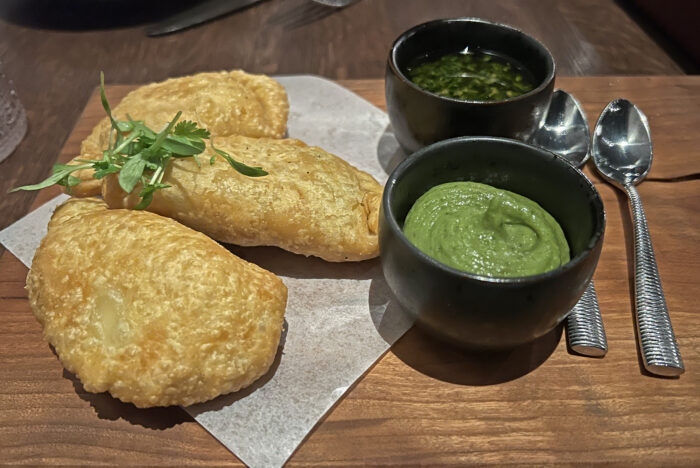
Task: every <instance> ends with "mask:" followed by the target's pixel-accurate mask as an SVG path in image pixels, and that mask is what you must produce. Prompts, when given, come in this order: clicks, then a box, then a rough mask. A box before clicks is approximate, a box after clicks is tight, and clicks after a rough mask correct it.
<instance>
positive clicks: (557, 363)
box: [0, 77, 700, 466]
mask: <svg viewBox="0 0 700 468" xmlns="http://www.w3.org/2000/svg"><path fill="white" fill-rule="evenodd" d="M341 84H342V85H344V86H346V87H347V88H349V89H351V90H353V91H355V92H356V93H358V94H359V95H361V96H363V97H365V98H366V99H368V100H369V101H371V102H372V103H374V104H376V105H377V106H379V107H382V108H383V107H384V86H383V81H382V80H363V81H345V82H341ZM557 86H558V87H561V88H563V89H566V90H567V91H569V92H572V93H573V94H574V95H575V96H576V97H578V98H579V100H580V101H581V102H582V104H583V106H584V108H585V110H586V112H587V113H588V115H589V119H590V121H591V125H593V124H594V123H595V119H596V118H597V116H598V114H599V113H600V111H601V110H602V109H603V107H604V106H605V104H606V103H607V102H608V101H610V100H611V99H613V98H616V97H620V96H624V97H626V98H628V99H630V100H632V101H633V102H635V103H636V104H638V105H639V106H640V107H641V108H642V109H643V110H644V111H645V113H646V114H647V116H648V117H649V121H650V123H651V130H652V136H653V138H654V148H655V159H654V166H653V169H652V171H651V174H650V176H649V178H648V180H647V181H645V182H644V183H643V184H642V185H640V187H639V191H640V194H641V197H642V201H643V203H644V207H645V209H646V214H647V218H648V221H649V226H650V230H651V236H652V239H653V242H654V247H655V250H656V256H657V260H658V263H659V270H660V273H661V278H662V281H663V286H664V288H665V292H666V298H667V301H668V306H669V310H670V313H671V318H672V321H673V325H674V328H675V332H676V336H677V338H678V342H679V345H680V349H681V353H682V354H683V358H684V360H685V365H686V369H687V370H686V373H685V374H684V375H683V376H681V377H680V378H658V377H653V376H650V375H648V374H647V373H646V372H645V371H644V370H643V367H642V365H641V360H640V355H639V353H638V351H637V344H636V337H635V327H634V315H633V307H634V297H633V282H632V281H633V256H632V236H631V235H632V225H631V220H630V216H629V214H628V207H627V201H626V198H625V196H624V194H623V193H622V192H620V191H617V190H616V189H614V188H613V187H611V186H610V185H607V184H606V183H604V182H602V181H601V180H600V178H599V177H598V176H597V175H596V174H595V173H594V172H593V171H591V169H590V167H589V168H586V172H587V173H588V174H589V176H591V177H592V179H593V180H594V182H595V184H596V187H597V188H598V190H599V191H600V193H601V196H602V198H603V200H604V203H605V207H606V211H607V230H606V234H605V245H604V247H603V253H602V256H601V259H600V263H599V265H598V269H597V270H596V274H595V282H596V288H597V290H598V296H599V300H600V307H601V310H602V312H603V320H604V323H605V327H606V331H607V336H608V343H609V348H610V351H609V353H608V355H607V356H606V357H605V358H603V359H592V358H584V357H580V356H576V355H573V354H571V353H569V352H568V350H567V346H566V341H565V339H564V338H563V336H562V334H561V330H556V331H555V332H554V333H550V334H549V335H548V336H546V337H544V338H543V339H540V340H538V341H537V342H536V343H533V344H531V345H528V346H524V347H522V348H520V349H517V350H514V351H512V352H508V353H500V354H475V353H470V352H466V351H462V350H459V349H454V348H450V347H447V346H445V345H443V344H441V343H439V342H436V341H434V340H433V339H431V338H429V337H427V336H425V335H424V334H423V333H422V332H421V331H420V330H418V329H415V328H414V329H411V330H410V331H409V332H408V333H407V334H406V335H405V336H404V337H403V338H402V339H400V340H399V341H398V342H397V343H396V344H395V345H394V346H393V347H392V349H391V350H390V351H389V352H388V353H387V354H386V355H384V356H383V357H382V358H381V359H380V360H379V361H378V362H377V363H376V364H375V366H374V367H373V368H372V369H371V370H370V371H369V372H368V373H367V374H366V375H365V376H364V377H363V378H362V379H360V380H359V381H358V383H356V384H355V385H354V387H353V388H352V389H351V390H350V392H349V393H348V395H347V396H346V397H345V398H344V399H342V400H341V401H340V403H339V404H338V405H336V407H335V408H333V409H332V410H331V411H330V412H329V414H328V415H327V416H326V417H325V418H324V420H322V421H321V422H320V423H319V424H318V426H317V427H316V428H315V429H314V431H313V432H312V433H311V434H310V435H309V437H308V438H307V440H306V441H305V442H304V443H303V444H302V445H301V447H300V448H299V449H298V450H297V452H296V453H295V454H294V455H293V456H292V458H291V460H290V462H289V464H290V465H292V466H294V465H307V464H311V465H347V464H393V465H408V464H413V465H414V464H431V465H433V464H451V465H456V464H457V465H464V464H492V465H499V466H500V465H505V464H535V465H543V464H567V465H568V464H575V463H584V464H594V463H613V464H617V465H687V466H698V465H700V373H699V372H698V369H697V365H698V363H699V362H700V314H698V313H697V310H696V309H697V305H696V304H697V294H698V293H697V289H696V285H697V284H698V278H699V277H700V221H698V214H700V180H699V179H700V134H698V132H697V129H698V128H700V92H699V91H700V77H582V78H560V79H558V80H557ZM131 89H133V86H111V87H109V89H108V90H107V91H108V96H109V98H110V102H112V103H113V104H116V103H117V102H118V100H119V99H121V97H123V96H124V94H125V93H126V92H128V91H129V90H131ZM102 115H103V111H102V109H101V107H100V104H99V100H98V99H97V95H96V94H94V95H93V97H92V98H91V99H90V101H89V102H88V104H87V107H86V108H85V110H84V112H83V114H82V116H81V118H80V120H79V122H78V123H77V125H76V127H75V129H74V130H73V132H72V134H71V136H70V137H69V139H68V141H67V142H66V144H65V147H64V148H63V150H62V151H61V154H60V156H59V160H61V161H67V160H68V159H70V158H71V157H72V156H73V155H75V154H77V152H78V150H79V146H80V141H81V140H82V139H83V138H85V136H87V135H88V133H89V132H90V131H91V129H92V127H93V126H94V125H95V124H96V123H97V121H98V120H99V119H100V118H102ZM48 171H49V168H47V173H48ZM56 194H58V190H57V189H55V188H50V189H46V190H43V191H42V192H40V193H39V195H38V196H37V200H36V202H35V205H34V207H36V206H38V205H39V204H41V203H43V202H45V201H47V200H49V199H50V198H52V197H53V196H55V195H56ZM26 273H27V269H26V267H24V265H22V264H21V263H20V262H19V261H18V260H17V259H16V258H15V257H14V256H12V255H11V254H10V253H7V252H5V253H4V254H3V255H2V257H0V311H1V313H2V326H0V463H7V464H20V463H28V464H105V463H119V464H124V465H182V464H187V465H240V461H239V460H238V459H237V458H236V457H235V456H233V455H232V454H231V453H230V452H229V451H228V450H226V449H225V448H224V447H223V446H221V445H220V444H219V443H218V442H217V441H216V440H215V439H214V438H212V437H211V436H210V435H209V434H208V433H207V432H206V431H205V430H204V429H202V428H201V427H200V426H199V425H198V424H197V423H196V422H194V421H193V420H192V419H191V418H189V416H187V414H186V413H185V412H184V411H182V410H181V409H180V408H164V409H147V410H140V409H137V408H136V407H134V406H133V405H130V404H125V403H121V402H120V401H118V400H116V399H114V398H112V397H110V396H109V395H108V394H91V393H87V392H85V391H84V389H83V388H82V386H81V385H80V382H79V381H78V380H77V379H76V378H75V376H73V375H72V374H70V373H69V372H67V371H65V370H64V369H63V367H62V366H61V364H60V362H59V361H58V359H57V358H56V356H55V355H54V354H53V353H52V351H51V349H50V348H49V346H48V345H47V344H46V343H45V342H44V341H43V340H42V337H41V327H40V326H39V324H38V323H37V322H36V320H35V319H34V318H33V316H32V313H31V310H30V308H29V305H28V303H27V298H26V293H25V291H24V279H25V276H26Z"/></svg>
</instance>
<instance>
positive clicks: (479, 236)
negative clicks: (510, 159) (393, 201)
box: [403, 182, 569, 277]
mask: <svg viewBox="0 0 700 468" xmlns="http://www.w3.org/2000/svg"><path fill="white" fill-rule="evenodd" d="M403 231H404V234H406V237H407V238H408V240H409V241H411V243H412V244H413V245H415V246H416V247H418V248H419V249H420V250H422V251H423V252H425V253H426V254H428V255H430V256H431V257H433V258H434V259H436V260H439V261H440V262H442V263H444V264H446V265H449V266H451V267H453V268H456V269H458V270H462V271H466V272H469V273H476V274H478V275H484V276H496V277H516V276H529V275H537V274H539V273H544V272H546V271H549V270H553V269H554V268H557V267H559V266H560V265H563V264H565V263H566V262H568V261H569V244H568V243H567V242H566V237H565V236H564V232H563V231H562V229H561V226H559V223H557V222H556V220H555V219H554V218H553V217H552V215H550V214H549V213H547V211H545V210H544V209H543V208H542V207H541V206H540V205H538V204H537V203H536V202H534V201H532V200H530V199H529V198H526V197H523V196H522V195H518V194H517V193H513V192H509V191H507V190H501V189H497V188H495V187H491V186H490V185H485V184H479V183H476V182H449V183H446V184H441V185H437V186H435V187H433V188H431V189H430V190H428V191H427V192H425V193H424V194H423V195H422V196H421V197H420V198H419V199H418V200H417V201H416V203H415V204H414V205H413V207H411V209H410V210H409V212H408V215H407V216H406V220H405V222H404V226H403Z"/></svg>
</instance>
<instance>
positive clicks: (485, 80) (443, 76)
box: [408, 52, 535, 101]
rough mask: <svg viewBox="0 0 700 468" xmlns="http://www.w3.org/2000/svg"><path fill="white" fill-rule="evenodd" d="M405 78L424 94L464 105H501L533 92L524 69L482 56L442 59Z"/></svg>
mask: <svg viewBox="0 0 700 468" xmlns="http://www.w3.org/2000/svg"><path fill="white" fill-rule="evenodd" d="M408 78H409V79H410V80H411V81H413V82H414V83H415V84H417V85H418V86H420V87H421V88H423V89H425V90H426V91H430V92H431V93H435V94H439V95H440V96H445V97H449V98H453V99H462V100H465V101H501V100H504V99H509V98H512V97H515V96H520V95H521V94H525V93H527V92H529V91H532V90H533V89H534V88H535V87H534V85H533V82H532V80H531V79H529V77H528V74H527V72H525V70H524V69H520V68H519V67H517V66H516V65H514V64H513V63H511V62H510V61H508V60H506V59H504V58H501V57H499V56H496V55H493V54H489V53H484V52H468V53H459V54H449V55H443V56H442V57H440V58H439V59H437V60H434V61H430V62H425V63H421V64H420V65H417V66H415V67H411V68H409V70H408Z"/></svg>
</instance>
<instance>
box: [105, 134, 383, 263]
mask: <svg viewBox="0 0 700 468" xmlns="http://www.w3.org/2000/svg"><path fill="white" fill-rule="evenodd" d="M214 144H215V145H216V147H217V148H219V149H221V150H224V151H226V152H228V153H229V154H230V155H231V156H232V157H233V158H234V159H236V160H238V161H241V162H243V163H245V164H248V165H250V166H261V167H262V168H263V169H264V170H265V171H267V172H268V175H266V176H263V177H248V176H245V175H242V174H240V173H238V172H237V171H235V170H234V169H233V168H232V167H231V166H230V165H229V164H227V163H226V162H225V161H224V160H223V159H221V158H219V159H217V161H216V162H215V163H214V164H213V165H210V164H209V163H208V160H209V156H210V155H211V154H212V153H211V152H210V150H207V152H205V157H202V158H201V160H202V161H207V162H206V163H203V164H202V166H201V167H198V166H197V164H196V163H195V161H193V160H192V159H191V158H188V159H180V160H175V161H173V162H172V164H171V165H170V167H169V169H168V170H167V172H166V175H165V178H164V179H163V183H164V184H168V185H170V186H171V187H169V188H166V189H163V190H158V191H156V192H155V194H154V197H153V201H152V203H151V204H150V206H149V207H148V209H149V210H150V211H153V212H155V213H158V214H162V215H164V216H168V217H171V218H174V219H176V220H178V221H180V222H181V223H183V224H185V225H187V226H190V227H191V228H193V229H196V230H197V231H201V232H203V233H205V234H207V235H209V236H211V237H213V238H214V239H216V240H219V241H221V242H228V243H232V244H238V245H244V246H254V245H274V246H277V247H281V248H283V249H285V250H289V251H290V252H294V253H298V254H302V255H307V256H308V255H313V256H316V257H321V258H323V259H325V260H328V261H332V262H342V261H356V260H365V259H368V258H372V257H376V256H377V255H378V254H379V247H378V241H377V217H378V213H379V201H380V199H381V194H382V187H381V186H380V185H379V183H377V181H375V180H374V179H373V178H372V177H371V176H370V175H369V174H367V173H365V172H362V171H360V170H358V169H356V168H354V167H353V166H351V165H350V164H348V163H347V162H346V161H344V160H342V159H341V158H339V157H337V156H334V155H332V154H330V153H328V152H326V151H324V150H322V149H321V148H317V147H312V146H307V145H306V144H304V143H303V142H301V141H299V140H293V139H285V140H274V139H269V138H246V137H227V138H216V139H215V141H214ZM139 191H140V189H139V187H138V186H137V187H136V189H135V190H134V191H133V192H132V194H131V195H130V196H126V195H125V193H124V192H123V191H122V190H121V188H120V187H119V183H118V181H117V177H116V176H110V177H108V178H106V179H105V183H104V186H103V192H102V194H103V197H104V199H105V201H106V202H107V203H108V204H109V206H110V207H112V208H131V207H133V206H135V205H136V203H137V202H138V200H139V198H138V196H137V195H138V193H139Z"/></svg>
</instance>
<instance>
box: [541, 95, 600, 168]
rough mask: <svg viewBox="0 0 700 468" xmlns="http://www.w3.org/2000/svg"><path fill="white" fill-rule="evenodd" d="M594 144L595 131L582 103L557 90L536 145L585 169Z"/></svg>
mask: <svg viewBox="0 0 700 468" xmlns="http://www.w3.org/2000/svg"><path fill="white" fill-rule="evenodd" d="M590 141H591V131H590V129H589V127H588V120H587V119H586V114H585V113H584V112H583V108H582V107H581V104H580V103H579V102H578V101H577V100H576V98H575V97H573V96H572V95H571V94H569V93H567V92H566V91H563V90H561V89H556V90H554V93H552V100H551V102H550V104H549V108H548V110H547V116H546V117H545V119H544V121H543V122H542V124H541V125H540V128H539V129H538V130H537V133H535V136H534V138H533V140H532V142H533V143H534V144H535V145H537V146H540V147H542V148H545V149H548V150H549V151H551V152H553V153H557V154H558V155H560V156H563V157H564V158H566V159H567V160H568V161H569V162H570V163H571V164H573V165H574V166H575V167H581V166H583V165H584V164H585V163H586V161H588V156H589V154H590V153H589V150H590Z"/></svg>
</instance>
